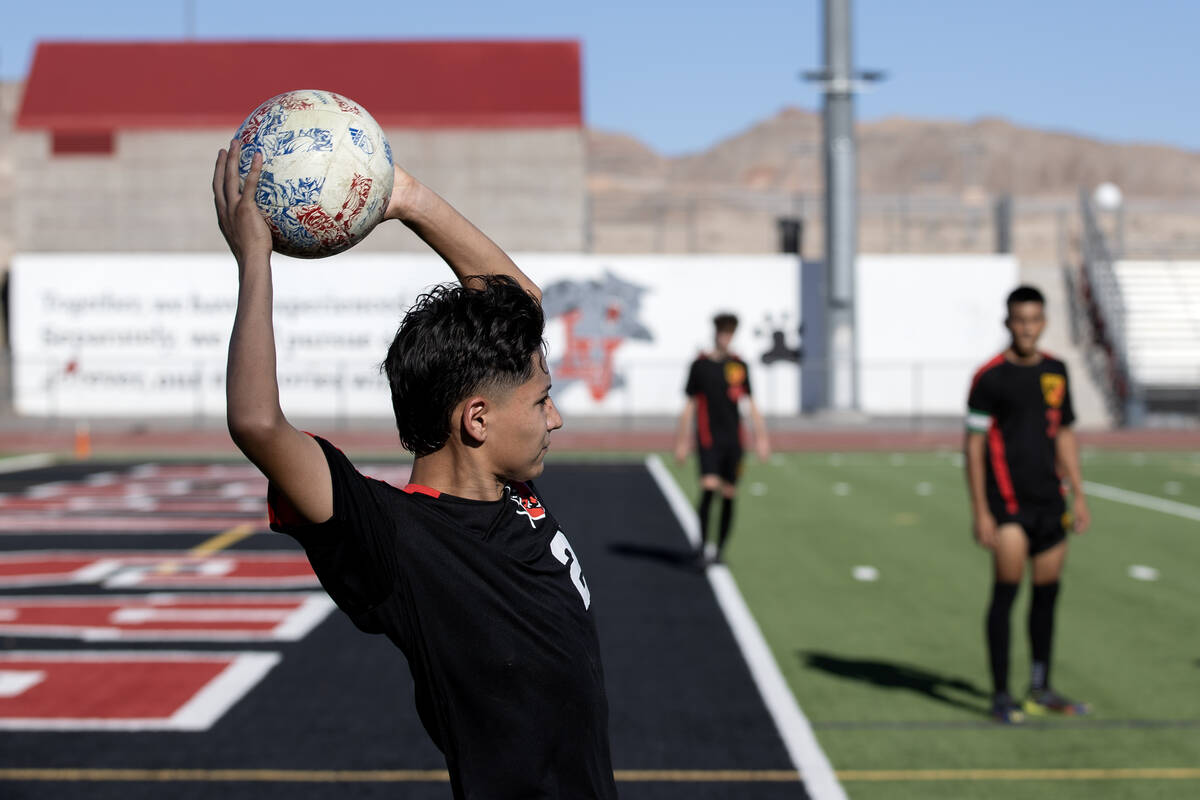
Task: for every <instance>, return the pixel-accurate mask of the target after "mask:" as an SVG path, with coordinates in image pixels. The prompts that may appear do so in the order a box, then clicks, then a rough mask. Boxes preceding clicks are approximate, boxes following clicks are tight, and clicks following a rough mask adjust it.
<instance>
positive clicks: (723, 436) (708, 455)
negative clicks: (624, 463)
mask: <svg viewBox="0 0 1200 800" xmlns="http://www.w3.org/2000/svg"><path fill="white" fill-rule="evenodd" d="M737 325H738V319H737V317H736V316H734V315H733V314H718V315H717V316H716V317H714V318H713V327H714V328H715V331H714V337H713V340H714V347H713V352H711V353H701V354H700V356H699V357H698V358H697V359H696V360H695V361H693V362H692V366H691V369H690V370H689V371H688V379H687V386H686V388H685V389H684V391H685V392H686V393H687V397H688V399H687V403H686V404H685V405H684V407H683V413H682V414H681V415H680V417H679V426H678V431H677V434H676V439H675V458H676V460H677V461H679V463H683V461H684V460H685V459H686V458H687V454H688V449H689V443H690V435H689V433H690V432H689V429H690V428H691V427H692V417H693V416H694V417H695V419H696V430H695V437H696V448H697V455H698V457H699V462H700V502H699V504H698V506H697V509H696V510H697V513H698V514H699V516H700V548H699V552H698V553H697V558H698V559H699V560H700V561H704V560H706V559H707V557H708V555H707V553H706V551H705V541H706V540H707V538H708V517H709V508H710V507H711V506H712V500H713V495H714V494H715V493H716V492H718V491H719V492H720V493H721V522H720V527H719V529H718V535H717V543H716V550H715V553H714V555H713V560H715V561H717V562H719V561H720V560H721V555H722V553H723V552H724V550H725V544H726V542H727V541H728V539H729V530H730V528H731V527H732V526H733V499H734V497H735V496H736V495H737V481H738V477H739V476H740V475H741V471H742V419H741V408H740V406H741V402H742V401H743V400H745V401H746V404H747V407H748V408H749V410H750V419H751V420H752V421H753V424H754V443H755V445H756V449H757V450H758V456H759V458H761V459H762V460H763V461H766V460H767V458H769V457H770V445H769V444H768V442H767V426H766V423H764V422H763V418H762V415H761V414H759V413H758V406H756V405H755V404H754V397H753V396H752V395H751V393H750V373H749V372H748V371H747V370H746V362H745V361H742V360H741V359H740V358H738V357H737V356H735V355H733V354H732V353H731V352H730V351H729V344H730V342H732V341H733V334H734V332H735V331H736V330H737Z"/></svg>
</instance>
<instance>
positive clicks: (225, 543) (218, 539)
mask: <svg viewBox="0 0 1200 800" xmlns="http://www.w3.org/2000/svg"><path fill="white" fill-rule="evenodd" d="M252 533H254V526H253V525H248V524H245V523H243V524H241V525H234V526H233V527H232V528H230V529H229V530H227V531H225V532H224V533H218V534H217V535H216V536H214V537H212V538H211V539H209V540H207V541H205V542H201V543H200V544H198V545H196V546H195V547H193V548H192V549H191V550H190V551H189V552H188V555H192V556H208V555H212V554H213V553H216V552H217V551H219V550H224V549H225V548H226V547H229V546H231V545H233V544H235V543H236V542H240V541H241V540H242V539H245V538H246V537H247V536H249V535H250V534H252Z"/></svg>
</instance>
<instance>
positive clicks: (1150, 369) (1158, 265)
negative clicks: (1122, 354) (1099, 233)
mask: <svg viewBox="0 0 1200 800" xmlns="http://www.w3.org/2000/svg"><path fill="white" fill-rule="evenodd" d="M1114 266H1115V272H1116V276H1117V284H1118V285H1119V286H1120V290H1121V296H1122V299H1123V300H1124V305H1125V325H1124V328H1125V341H1126V347H1127V353H1128V362H1129V368H1130V372H1131V377H1132V378H1133V381H1134V382H1135V383H1137V384H1139V385H1140V386H1142V387H1143V389H1144V391H1145V392H1146V393H1147V400H1148V401H1151V402H1153V399H1154V395H1156V394H1157V395H1160V396H1161V395H1164V394H1165V395H1171V396H1175V397H1179V396H1184V395H1194V394H1195V393H1196V392H1197V391H1200V261H1118V262H1117V263H1116V264H1115V265H1114Z"/></svg>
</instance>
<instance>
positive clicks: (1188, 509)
mask: <svg viewBox="0 0 1200 800" xmlns="http://www.w3.org/2000/svg"><path fill="white" fill-rule="evenodd" d="M1083 490H1084V491H1085V492H1087V494H1088V496H1089V497H1100V498H1103V499H1105V500H1112V501H1113V502H1116V503H1125V504H1126V505H1130V506H1137V507H1138V508H1148V509H1150V510H1151V511H1161V512H1162V513H1164V514H1170V515H1172V516H1175V517H1183V518H1184V519H1190V520H1195V521H1196V522H1200V506H1189V505H1188V504H1187V503H1180V502H1177V501H1175V500H1166V499H1164V498H1162V497H1155V496H1154V495H1152V494H1142V493H1141V492H1131V491H1129V490H1128V489H1121V488H1119V487H1116V486H1107V485H1105V484H1103V483H1092V482H1091V481H1084V482H1083Z"/></svg>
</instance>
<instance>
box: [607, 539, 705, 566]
mask: <svg viewBox="0 0 1200 800" xmlns="http://www.w3.org/2000/svg"><path fill="white" fill-rule="evenodd" d="M608 551H609V552H610V553H613V554H615V555H618V556H626V557H629V558H644V559H647V560H650V561H658V562H659V563H662V564H667V565H669V566H672V567H679V568H680V569H685V570H689V571H691V572H699V571H701V570H700V564H699V562H698V561H697V560H696V551H695V550H692V549H690V548H689V549H686V550H680V549H678V548H673V547H657V546H655V545H652V544H639V543H636V542H613V543H612V544H610V545H609V546H608Z"/></svg>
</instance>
